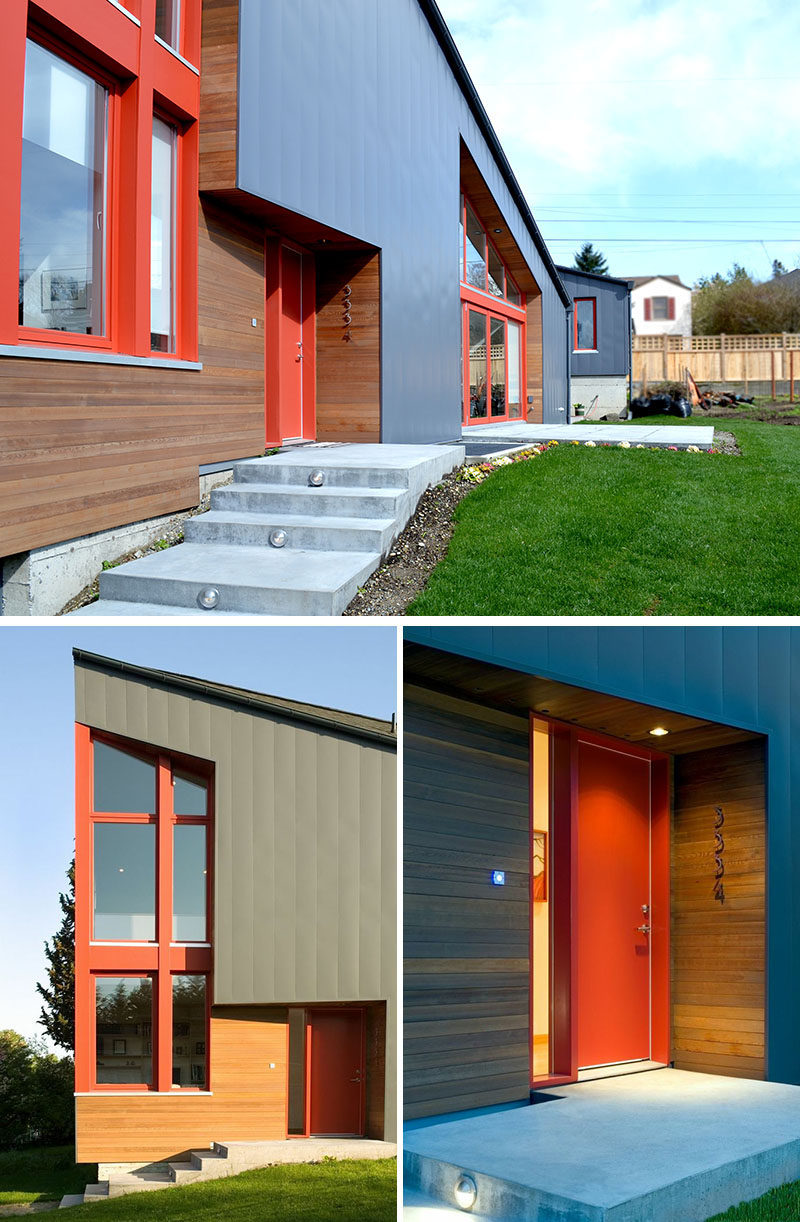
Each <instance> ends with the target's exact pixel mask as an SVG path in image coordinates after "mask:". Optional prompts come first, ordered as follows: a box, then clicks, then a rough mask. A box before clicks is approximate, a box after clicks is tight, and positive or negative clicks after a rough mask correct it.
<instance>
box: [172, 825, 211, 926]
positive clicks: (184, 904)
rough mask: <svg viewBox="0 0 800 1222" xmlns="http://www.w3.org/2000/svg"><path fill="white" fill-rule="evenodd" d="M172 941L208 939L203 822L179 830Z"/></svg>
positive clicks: (175, 853) (174, 855)
mask: <svg viewBox="0 0 800 1222" xmlns="http://www.w3.org/2000/svg"><path fill="white" fill-rule="evenodd" d="M172 912H173V915H172V939H173V941H174V942H205V940H206V828H205V824H203V823H179V824H177V825H176V827H175V840H174V849H173V862H172Z"/></svg>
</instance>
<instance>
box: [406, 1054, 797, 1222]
mask: <svg viewBox="0 0 800 1222" xmlns="http://www.w3.org/2000/svg"><path fill="white" fill-rule="evenodd" d="M547 1093H548V1094H550V1095H555V1096H558V1097H557V1098H555V1099H553V1100H551V1101H550V1102H545V1103H540V1104H537V1105H536V1106H533V1107H524V1108H517V1109H513V1110H511V1111H504V1110H501V1111H498V1112H495V1113H493V1114H489V1115H479V1116H474V1117H468V1118H466V1119H458V1118H457V1117H455V1116H452V1115H451V1116H448V1117H443V1118H442V1123H440V1124H435V1125H432V1126H430V1127H424V1128H419V1129H413V1128H412V1129H409V1130H407V1131H406V1133H405V1137H404V1167H405V1172H404V1175H405V1183H406V1184H407V1185H408V1187H409V1189H411V1190H413V1191H414V1193H415V1197H414V1200H413V1202H411V1203H410V1205H409V1213H408V1215H407V1218H408V1219H415V1220H416V1219H419V1222H423V1219H426V1220H427V1215H426V1214H425V1213H421V1212H414V1211H415V1210H422V1209H424V1208H425V1207H426V1203H427V1208H428V1209H431V1208H434V1207H435V1205H436V1202H442V1203H443V1204H445V1205H448V1206H450V1205H452V1204H453V1200H454V1198H453V1187H454V1185H455V1183H456V1181H457V1179H458V1176H459V1175H460V1174H462V1173H464V1172H466V1173H467V1174H469V1175H471V1176H472V1177H473V1178H474V1179H475V1181H476V1183H477V1185H478V1198H477V1200H476V1202H475V1209H474V1214H476V1215H478V1216H486V1217H488V1218H492V1219H515V1220H517V1219H518V1220H520V1222H521V1220H523V1219H525V1220H528V1219H534V1218H535V1219H537V1222H551V1220H555V1219H559V1220H563V1219H575V1220H578V1222H702V1220H704V1219H706V1218H709V1217H712V1216H713V1215H714V1214H716V1213H719V1212H721V1211H723V1210H725V1209H728V1208H729V1207H730V1206H732V1205H736V1204H738V1203H739V1202H741V1201H743V1200H752V1199H753V1198H754V1197H757V1196H760V1195H761V1194H762V1193H764V1192H766V1191H768V1189H770V1188H773V1187H776V1186H777V1185H779V1184H783V1183H787V1182H789V1181H791V1180H796V1179H800V1087H796V1086H783V1085H780V1084H778V1083H774V1082H754V1081H748V1080H745V1079H740V1078H722V1077H716V1076H714V1075H711V1074H695V1073H686V1072H683V1071H681V1070H674V1069H661V1070H655V1071H653V1072H652V1073H642V1074H634V1075H631V1076H629V1077H621V1078H610V1079H605V1080H603V1081H596V1082H586V1083H581V1084H579V1085H575V1086H567V1087H561V1088H552V1089H550V1088H548V1091H547ZM420 1193H422V1194H424V1196H421V1195H419V1194H420ZM430 1216H431V1218H433V1217H434V1216H435V1214H431V1215H430Z"/></svg>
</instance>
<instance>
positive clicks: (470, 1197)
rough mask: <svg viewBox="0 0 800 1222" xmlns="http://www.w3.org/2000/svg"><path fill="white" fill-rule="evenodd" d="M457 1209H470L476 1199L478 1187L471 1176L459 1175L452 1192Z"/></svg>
mask: <svg viewBox="0 0 800 1222" xmlns="http://www.w3.org/2000/svg"><path fill="white" fill-rule="evenodd" d="M453 1196H454V1197H455V1199H456V1205H457V1206H458V1208H459V1209H472V1206H473V1205H474V1204H475V1201H476V1200H477V1197H478V1186H477V1184H476V1183H475V1181H474V1179H473V1178H472V1176H471V1175H460V1176H459V1177H458V1183H457V1184H456V1186H455V1188H454V1190H453Z"/></svg>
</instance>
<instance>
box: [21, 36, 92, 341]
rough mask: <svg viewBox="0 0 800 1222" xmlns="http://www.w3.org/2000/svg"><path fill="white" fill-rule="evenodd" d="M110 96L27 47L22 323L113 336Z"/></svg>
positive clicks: (31, 45) (34, 46) (60, 61)
mask: <svg viewBox="0 0 800 1222" xmlns="http://www.w3.org/2000/svg"><path fill="white" fill-rule="evenodd" d="M107 110H108V96H107V92H106V90H105V89H104V88H103V87H102V86H101V85H99V84H98V83H97V82H96V81H94V80H93V79H92V78H91V77H90V76H87V75H86V73H84V72H81V71H79V70H78V69H77V68H75V67H73V66H72V64H69V63H67V62H66V61H65V60H63V59H60V58H59V57H58V56H56V55H53V54H52V53H51V52H50V51H48V50H46V49H45V48H44V47H41V46H39V44H38V43H35V42H32V41H31V40H28V43H27V51H26V57H25V91H24V103H23V120H22V198H21V212H20V259H19V321H20V324H21V325H22V326H25V327H36V328H43V329H46V330H50V331H66V332H74V333H77V334H81V335H103V334H104V327H105V321H104V297H105V287H104V279H105V267H104V264H105V229H106V223H105V222H106V153H107V123H108V120H107Z"/></svg>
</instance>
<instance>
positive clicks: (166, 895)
mask: <svg viewBox="0 0 800 1222" xmlns="http://www.w3.org/2000/svg"><path fill="white" fill-rule="evenodd" d="M173 823H174V814H173V809H172V770H171V768H170V762H169V759H168V758H167V757H166V756H163V755H162V756H159V760H158V909H157V918H156V929H157V933H158V977H157V980H156V998H157V1001H156V1013H157V1018H156V1046H157V1050H158V1051H157V1055H156V1072H155V1084H156V1089H157V1090H159V1091H169V1090H171V1089H172V980H171V977H170V942H171V941H172V827H173Z"/></svg>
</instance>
